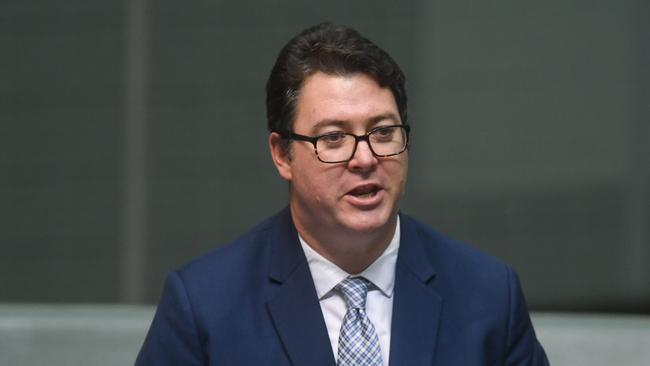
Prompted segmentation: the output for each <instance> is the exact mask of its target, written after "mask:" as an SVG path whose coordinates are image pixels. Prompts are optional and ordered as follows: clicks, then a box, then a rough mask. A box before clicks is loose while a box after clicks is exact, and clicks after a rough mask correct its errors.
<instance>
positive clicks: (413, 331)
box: [390, 215, 442, 366]
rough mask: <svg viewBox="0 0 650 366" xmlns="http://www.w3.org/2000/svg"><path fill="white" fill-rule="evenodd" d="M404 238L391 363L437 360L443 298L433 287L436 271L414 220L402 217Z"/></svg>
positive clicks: (396, 289)
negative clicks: (431, 283) (436, 352)
mask: <svg viewBox="0 0 650 366" xmlns="http://www.w3.org/2000/svg"><path fill="white" fill-rule="evenodd" d="M400 222H401V239H400V249H399V254H398V258H397V266H396V270H395V299H394V301H393V320H392V325H391V346H390V366H399V365H427V366H431V365H433V362H434V356H435V350H436V344H437V336H438V328H439V324H440V313H441V310H442V298H441V297H440V295H439V294H438V293H436V292H435V291H434V290H433V289H432V287H431V286H430V282H431V281H432V280H433V277H434V276H435V270H434V268H433V266H432V264H431V263H430V262H429V260H428V255H427V253H426V251H425V250H424V246H423V245H425V243H423V242H422V239H421V238H420V237H419V236H418V234H417V231H416V230H415V228H414V227H413V222H412V221H411V220H410V219H409V218H408V217H405V216H404V215H401V216H400Z"/></svg>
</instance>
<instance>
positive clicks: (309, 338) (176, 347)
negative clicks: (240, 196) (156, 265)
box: [136, 209, 548, 366]
mask: <svg viewBox="0 0 650 366" xmlns="http://www.w3.org/2000/svg"><path fill="white" fill-rule="evenodd" d="M400 222H401V224H400V225H401V241H400V248H399V254H398V259H397V267H396V274H395V276H396V277H395V290H394V296H395V299H394V303H393V320H392V330H391V345H390V360H389V361H390V366H400V365H427V366H431V365H440V366H454V365H464V366H467V365H547V364H548V361H547V360H546V356H545V354H544V350H543V349H542V347H541V346H540V344H539V343H538V341H537V339H536V337H535V332H534V331H533V327H532V325H531V322H530V318H529V315H528V310H527V307H526V303H525V300H524V297H523V294H522V292H521V288H520V285H519V282H518V279H517V276H516V274H515V272H514V271H513V270H512V269H511V268H510V267H508V266H507V265H505V264H503V263H501V262H499V261H497V260H495V259H493V258H492V257H489V256H487V255H485V254H482V253H481V252H479V251H477V250H474V249H471V248H470V247H467V246H465V245H463V244H460V243H457V242H454V241H452V240H450V239H448V238H446V237H444V236H442V235H440V234H438V233H436V232H435V231H434V230H433V229H431V228H429V227H428V226H426V225H424V224H422V223H420V222H418V221H416V220H414V219H412V218H409V217H408V216H406V215H400ZM136 365H155V366H163V365H217V366H230V365H233V366H234V365H236V366H244V365H273V366H284V365H294V366H297V365H302V366H335V361H334V355H333V353H332V348H331V346H330V340H329V338H328V334H327V329H326V326H325V321H324V320H323V315H322V313H321V309H320V305H319V302H318V298H317V295H316V290H315V288H314V283H313V280H312V277H311V274H310V271H309V266H308V264H307V261H306V259H305V255H304V253H303V251H302V248H301V247H300V243H299V241H298V235H297V233H296V229H295V227H294V225H293V222H292V220H291V214H290V212H289V210H288V209H285V210H284V211H282V212H280V213H279V214H277V215H276V216H274V217H271V218H270V219H267V220H266V221H264V222H262V223H261V224H259V225H258V226H256V227H255V228H253V229H252V230H251V231H249V232H248V233H246V234H245V235H243V236H242V237H240V238H239V239H237V240H235V241H234V242H233V243H231V244H230V245H227V246H224V247H222V248H219V249H216V250H214V251H213V252H211V253H209V254H207V255H205V256H203V257H201V258H199V259H197V260H195V261H193V262H191V263H190V264H188V265H186V266H185V267H183V268H181V269H180V270H178V271H175V272H172V273H170V274H169V276H168V278H167V281H166V283H165V288H164V290H163V294H162V298H161V300H160V304H159V305H158V309H157V311H156V315H155V317H154V320H153V323H152V324H151V328H150V329H149V333H148V334H147V337H146V340H145V342H144V345H143V346H142V349H141V350H140V354H139V355H138V358H137V361H136Z"/></svg>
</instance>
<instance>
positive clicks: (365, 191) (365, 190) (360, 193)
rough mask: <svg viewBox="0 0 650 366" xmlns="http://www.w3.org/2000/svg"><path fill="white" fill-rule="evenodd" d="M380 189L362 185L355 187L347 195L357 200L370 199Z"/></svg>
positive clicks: (372, 185)
mask: <svg viewBox="0 0 650 366" xmlns="http://www.w3.org/2000/svg"><path fill="white" fill-rule="evenodd" d="M380 189H381V188H380V187H379V186H377V185H375V184H364V185H362V186H359V187H356V188H354V189H353V190H351V191H350V192H348V194H349V195H351V196H354V197H357V198H371V197H374V196H375V195H376V194H377V192H378V191H379V190H380Z"/></svg>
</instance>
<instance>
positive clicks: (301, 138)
mask: <svg viewBox="0 0 650 366" xmlns="http://www.w3.org/2000/svg"><path fill="white" fill-rule="evenodd" d="M389 128H401V129H402V130H404V131H406V143H405V144H404V148H403V149H402V150H400V151H399V152H396V153H394V154H387V155H380V154H377V153H376V152H375V150H374V149H373V148H372V143H370V135H371V134H373V133H375V132H377V131H382V130H387V129H389ZM409 132H411V127H410V126H409V125H393V126H381V127H377V128H373V129H372V130H370V131H368V132H367V133H365V134H363V135H361V136H359V135H355V134H353V133H348V132H334V133H326V134H323V135H318V136H305V135H299V134H297V133H293V132H289V133H281V134H280V135H281V136H282V137H283V138H285V139H289V140H298V141H307V142H310V143H311V144H312V145H314V153H316V157H317V158H318V160H319V161H321V162H323V163H326V164H337V163H345V162H348V161H350V160H352V158H354V154H355V153H356V152H357V146H358V145H359V141H365V142H366V143H367V144H368V147H369V148H370V151H371V152H372V154H373V155H374V156H376V157H379V158H386V157H389V156H395V155H399V154H401V153H403V152H404V151H406V150H407V149H408V146H409V141H410V139H409ZM339 134H341V135H348V136H352V137H354V149H352V154H350V157H349V158H347V159H345V160H339V161H324V160H322V159H321V157H320V156H319V155H318V148H317V147H316V143H317V142H318V140H319V139H321V138H323V137H326V136H329V135H339Z"/></svg>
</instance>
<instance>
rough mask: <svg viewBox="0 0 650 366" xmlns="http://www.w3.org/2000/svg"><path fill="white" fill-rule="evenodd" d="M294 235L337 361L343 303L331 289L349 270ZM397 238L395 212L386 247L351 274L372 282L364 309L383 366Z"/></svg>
mask: <svg viewBox="0 0 650 366" xmlns="http://www.w3.org/2000/svg"><path fill="white" fill-rule="evenodd" d="M298 238H299V239H300V244H301V245H302V250H303V251H304V252H305V257H307V263H308V264H309V270H310V271H311V276H312V278H313V279H314V286H315V287H316V293H317V294H318V299H319V301H320V308H321V311H322V312H323V317H324V318H325V325H326V326H327V332H328V334H329V338H330V343H331V344H332V351H333V352H334V358H335V359H336V360H337V362H338V349H339V332H340V331H341V324H342V323H343V317H344V316H345V312H346V311H347V307H346V305H345V301H344V300H343V296H342V295H341V294H339V293H338V291H333V290H334V287H335V286H336V285H337V284H338V283H339V282H341V281H343V280H344V279H345V278H346V277H348V276H350V274H349V273H347V272H345V271H344V270H342V269H341V268H340V267H338V266H337V265H336V264H334V263H332V262H330V261H329V260H327V259H325V258H324V257H323V256H322V255H320V254H318V253H317V252H316V251H315V250H314V249H312V248H311V247H310V246H309V244H307V243H306V242H305V240H304V239H303V238H302V237H301V236H300V235H298ZM399 238H400V229H399V216H398V217H397V227H396V228H395V234H394V235H393V239H392V240H391V241H390V244H389V245H388V247H386V250H384V252H383V253H382V254H381V256H379V258H377V260H375V261H374V262H373V263H372V264H371V265H370V266H369V267H368V268H366V269H365V270H364V271H363V272H361V273H359V274H358V275H355V276H362V277H364V278H366V279H367V280H368V281H370V282H371V283H372V286H370V287H369V289H368V297H367V299H366V313H367V314H368V318H370V321H371V322H372V324H373V325H374V327H375V330H376V331H377V335H378V336H379V346H380V347H381V359H382V365H383V366H388V357H389V355H390V327H391V320H392V318H393V288H394V285H395V265H396V263H397V250H398V249H399ZM353 277H354V276H353Z"/></svg>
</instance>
